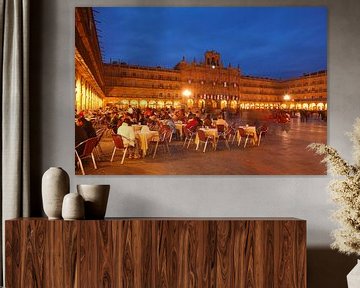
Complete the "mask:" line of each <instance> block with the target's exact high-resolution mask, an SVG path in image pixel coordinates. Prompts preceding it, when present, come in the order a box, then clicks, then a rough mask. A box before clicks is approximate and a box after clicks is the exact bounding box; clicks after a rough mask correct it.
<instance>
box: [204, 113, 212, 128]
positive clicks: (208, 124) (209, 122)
mask: <svg viewBox="0 0 360 288" xmlns="http://www.w3.org/2000/svg"><path fill="white" fill-rule="evenodd" d="M203 122H204V126H205V127H211V126H212V120H211V118H210V114H207V115H206V117H205V119H204V121H203Z"/></svg>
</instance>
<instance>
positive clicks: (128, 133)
mask: <svg viewBox="0 0 360 288" xmlns="http://www.w3.org/2000/svg"><path fill="white" fill-rule="evenodd" d="M130 123H131V121H130V119H128V118H125V120H124V122H123V123H122V124H121V126H120V127H119V128H118V130H117V134H118V135H121V136H122V140H123V143H124V146H125V147H128V149H129V151H130V152H129V153H130V156H129V157H130V158H133V157H134V158H139V157H140V155H139V151H138V145H136V139H135V132H134V129H133V127H131V126H130ZM134 154H135V155H134Z"/></svg>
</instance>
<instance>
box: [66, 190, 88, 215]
mask: <svg viewBox="0 0 360 288" xmlns="http://www.w3.org/2000/svg"><path fill="white" fill-rule="evenodd" d="M61 214H62V217H63V218H64V220H80V219H84V216H85V209H84V199H83V198H82V197H81V195H80V194H79V193H76V192H75V193H69V194H67V195H65V197H64V200H63V204H62V213H61Z"/></svg>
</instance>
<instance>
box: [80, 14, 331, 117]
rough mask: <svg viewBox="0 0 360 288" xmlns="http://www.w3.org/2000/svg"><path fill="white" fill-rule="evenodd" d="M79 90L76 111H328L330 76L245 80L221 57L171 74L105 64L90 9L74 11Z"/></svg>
mask: <svg viewBox="0 0 360 288" xmlns="http://www.w3.org/2000/svg"><path fill="white" fill-rule="evenodd" d="M75 30H76V31H75V37H76V39H75V45H76V47H75V78H76V79H75V87H76V91H75V93H76V103H75V105H76V107H77V109H78V110H82V109H95V108H98V107H104V106H106V105H110V104H111V105H117V106H119V107H120V108H126V107H128V106H129V105H131V106H132V107H141V108H145V107H152V108H163V107H174V108H181V107H186V108H197V109H201V108H203V109H206V110H212V109H230V110H237V109H305V110H326V109H327V73H326V71H319V72H315V73H309V74H304V75H303V76H301V77H297V78H293V79H288V80H279V79H270V78H264V77H254V76H247V75H242V73H241V70H240V68H239V67H236V68H235V67H232V66H231V65H230V64H229V65H228V66H226V67H225V66H224V65H223V63H222V61H221V55H220V53H218V52H216V51H206V52H205V54H204V59H203V60H202V61H199V62H197V61H195V60H193V61H187V60H186V59H184V58H183V59H182V60H181V61H180V62H179V63H177V64H176V65H175V66H174V68H173V69H169V68H163V67H145V66H139V65H130V64H127V63H123V62H118V61H112V62H111V63H104V62H103V61H102V58H101V53H100V46H99V42H98V37H97V33H96V25H95V21H94V17H93V11H92V9H91V8H76V29H75Z"/></svg>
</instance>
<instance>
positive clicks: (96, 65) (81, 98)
mask: <svg viewBox="0 0 360 288" xmlns="http://www.w3.org/2000/svg"><path fill="white" fill-rule="evenodd" d="M104 89H105V82H104V71H103V63H102V58H101V53H100V46H99V42H98V36H97V31H96V26H95V21H94V15H93V11H92V9H90V8H76V9H75V108H76V109H77V110H78V111H80V110H84V109H97V108H99V107H102V106H103V105H104V102H103V100H104V98H105V93H104Z"/></svg>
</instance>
